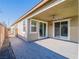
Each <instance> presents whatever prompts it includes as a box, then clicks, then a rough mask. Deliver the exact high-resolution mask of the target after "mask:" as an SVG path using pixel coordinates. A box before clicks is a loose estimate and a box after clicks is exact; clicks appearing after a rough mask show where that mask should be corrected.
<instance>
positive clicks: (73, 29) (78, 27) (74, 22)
mask: <svg viewBox="0 0 79 59" xmlns="http://www.w3.org/2000/svg"><path fill="white" fill-rule="evenodd" d="M63 20H64V19H63ZM51 22H52V21H50V22H49V23H48V29H49V30H48V35H49V37H51V38H52V37H53V23H51ZM78 22H79V21H78V17H77V16H74V17H71V18H70V39H69V41H73V42H78V40H79V36H78V33H79V24H78Z"/></svg>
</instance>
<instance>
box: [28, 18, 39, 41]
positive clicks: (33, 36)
mask: <svg viewBox="0 0 79 59" xmlns="http://www.w3.org/2000/svg"><path fill="white" fill-rule="evenodd" d="M37 23H38V22H37ZM27 39H28V41H32V40H37V39H38V33H30V19H29V20H28V35H27Z"/></svg>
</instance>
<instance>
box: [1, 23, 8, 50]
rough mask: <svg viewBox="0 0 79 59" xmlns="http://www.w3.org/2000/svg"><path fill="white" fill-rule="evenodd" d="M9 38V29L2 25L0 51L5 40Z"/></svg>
mask: <svg viewBox="0 0 79 59" xmlns="http://www.w3.org/2000/svg"><path fill="white" fill-rule="evenodd" d="M7 38H8V29H7V28H6V27H5V26H4V25H3V24H1V23H0V49H1V47H2V44H3V42H4V40H5V39H7Z"/></svg>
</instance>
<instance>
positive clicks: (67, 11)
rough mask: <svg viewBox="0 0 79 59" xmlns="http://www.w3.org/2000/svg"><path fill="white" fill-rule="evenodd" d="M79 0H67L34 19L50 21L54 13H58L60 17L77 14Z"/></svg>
mask: <svg viewBox="0 0 79 59" xmlns="http://www.w3.org/2000/svg"><path fill="white" fill-rule="evenodd" d="M77 5H78V2H77V0H66V1H65V2H63V3H61V4H59V5H56V6H54V7H52V8H50V9H48V10H46V11H44V12H42V13H40V14H38V15H36V16H34V17H33V18H34V19H39V20H45V21H50V20H52V15H56V16H58V17H63V18H66V17H72V16H77V13H78V12H77V11H78V9H77V8H78V6H77Z"/></svg>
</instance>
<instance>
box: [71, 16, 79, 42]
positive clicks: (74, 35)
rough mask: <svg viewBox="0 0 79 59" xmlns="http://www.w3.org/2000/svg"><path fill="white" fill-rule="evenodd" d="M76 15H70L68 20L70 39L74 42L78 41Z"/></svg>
mask: <svg viewBox="0 0 79 59" xmlns="http://www.w3.org/2000/svg"><path fill="white" fill-rule="evenodd" d="M78 26H79V24H78V17H77V16H75V17H72V19H71V21H70V40H71V41H74V42H78V39H79V36H78V31H79V30H78Z"/></svg>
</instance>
